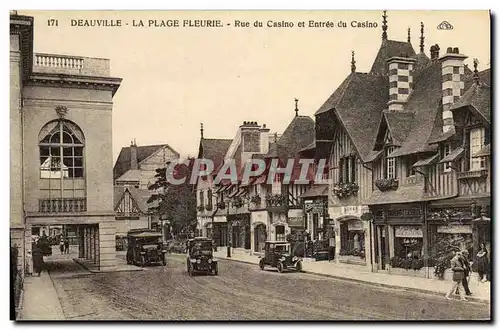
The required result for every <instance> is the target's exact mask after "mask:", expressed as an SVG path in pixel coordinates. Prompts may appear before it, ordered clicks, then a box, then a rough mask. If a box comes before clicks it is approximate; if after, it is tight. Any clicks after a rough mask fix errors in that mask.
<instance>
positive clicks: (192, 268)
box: [186, 237, 219, 276]
mask: <svg viewBox="0 0 500 330" xmlns="http://www.w3.org/2000/svg"><path fill="white" fill-rule="evenodd" d="M186 245H187V257H186V264H187V272H188V274H189V275H190V276H193V275H194V274H196V273H205V274H213V275H218V274H219V267H218V262H217V260H216V259H215V258H214V255H213V251H214V248H213V241H212V239H210V238H206V237H195V238H191V239H189V240H188V241H187V244H186Z"/></svg>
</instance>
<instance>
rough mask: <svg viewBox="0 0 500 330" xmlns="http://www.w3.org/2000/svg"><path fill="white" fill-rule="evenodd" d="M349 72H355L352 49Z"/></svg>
mask: <svg viewBox="0 0 500 330" xmlns="http://www.w3.org/2000/svg"><path fill="white" fill-rule="evenodd" d="M351 72H356V60H355V59H354V50H353V51H351Z"/></svg>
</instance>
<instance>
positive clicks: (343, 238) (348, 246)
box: [339, 221, 365, 257]
mask: <svg viewBox="0 0 500 330" xmlns="http://www.w3.org/2000/svg"><path fill="white" fill-rule="evenodd" d="M340 245H341V249H340V252H339V255H348V256H359V257H364V251H365V234H364V231H363V229H362V224H361V221H350V222H347V223H342V224H340Z"/></svg>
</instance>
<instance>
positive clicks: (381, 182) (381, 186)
mask: <svg viewBox="0 0 500 330" xmlns="http://www.w3.org/2000/svg"><path fill="white" fill-rule="evenodd" d="M375 186H377V188H378V190H380V191H387V190H391V189H392V190H395V189H398V187H399V181H398V179H378V180H376V181H375Z"/></svg>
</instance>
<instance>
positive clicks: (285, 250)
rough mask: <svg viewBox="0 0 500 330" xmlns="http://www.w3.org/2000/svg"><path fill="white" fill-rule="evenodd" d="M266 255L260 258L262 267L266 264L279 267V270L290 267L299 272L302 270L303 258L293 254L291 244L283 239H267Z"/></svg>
mask: <svg viewBox="0 0 500 330" xmlns="http://www.w3.org/2000/svg"><path fill="white" fill-rule="evenodd" d="M264 252H265V253H264V256H263V257H261V258H260V260H259V267H260V269H262V270H263V269H264V267H265V266H271V267H276V268H278V272H280V273H282V272H283V271H284V270H287V269H290V270H294V271H297V272H300V271H302V259H301V258H300V257H297V256H292V254H291V245H290V243H287V242H282V241H266V242H265V246H264Z"/></svg>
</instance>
